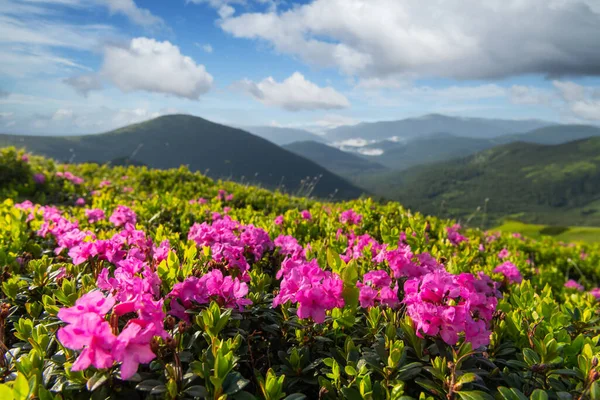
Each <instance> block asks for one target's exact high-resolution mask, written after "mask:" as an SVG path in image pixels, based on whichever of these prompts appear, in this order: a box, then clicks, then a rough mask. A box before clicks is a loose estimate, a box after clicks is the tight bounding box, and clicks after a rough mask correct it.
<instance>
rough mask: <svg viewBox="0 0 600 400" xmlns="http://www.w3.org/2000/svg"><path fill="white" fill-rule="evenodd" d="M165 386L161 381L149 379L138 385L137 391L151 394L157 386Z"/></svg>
mask: <svg viewBox="0 0 600 400" xmlns="http://www.w3.org/2000/svg"><path fill="white" fill-rule="evenodd" d="M161 385H164V384H163V383H162V382H161V381H157V380H156V379H147V380H145V381H142V382H140V383H138V384H137V386H136V387H135V388H136V389H137V390H141V391H142V392H149V391H151V390H152V389H154V388H155V387H156V386H161Z"/></svg>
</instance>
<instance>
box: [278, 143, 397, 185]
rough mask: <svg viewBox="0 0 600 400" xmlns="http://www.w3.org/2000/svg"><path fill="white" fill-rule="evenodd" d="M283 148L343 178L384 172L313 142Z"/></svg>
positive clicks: (349, 154)
mask: <svg viewBox="0 0 600 400" xmlns="http://www.w3.org/2000/svg"><path fill="white" fill-rule="evenodd" d="M283 147H284V148H285V149H287V150H289V151H291V152H292V153H296V154H298V155H300V156H302V157H305V158H308V159H309V160H312V161H314V162H315V163H317V164H319V165H321V166H322V167H324V168H327V169H328V170H329V171H331V172H333V173H335V174H338V175H341V176H344V177H353V176H356V175H358V174H370V173H377V172H383V171H385V170H386V168H385V167H384V166H383V165H381V164H378V163H376V162H373V161H369V160H366V159H364V158H361V157H359V156H357V155H355V154H352V153H348V152H345V151H342V150H339V149H337V148H335V147H332V146H329V145H326V144H324V143H318V142H313V141H306V142H295V143H291V144H288V145H285V146H283Z"/></svg>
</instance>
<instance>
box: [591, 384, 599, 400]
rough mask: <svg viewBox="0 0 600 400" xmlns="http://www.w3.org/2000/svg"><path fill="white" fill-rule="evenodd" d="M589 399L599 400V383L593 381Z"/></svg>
mask: <svg viewBox="0 0 600 400" xmlns="http://www.w3.org/2000/svg"><path fill="white" fill-rule="evenodd" d="M590 397H591V399H592V400H600V381H595V382H594V383H592V386H591V387H590Z"/></svg>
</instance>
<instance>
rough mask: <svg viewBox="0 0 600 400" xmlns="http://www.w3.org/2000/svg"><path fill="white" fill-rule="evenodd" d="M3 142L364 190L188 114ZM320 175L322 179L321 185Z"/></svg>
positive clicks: (324, 189) (262, 180) (236, 176)
mask: <svg viewBox="0 0 600 400" xmlns="http://www.w3.org/2000/svg"><path fill="white" fill-rule="evenodd" d="M0 146H17V147H25V148H27V149H28V150H29V151H31V152H34V153H37V154H41V155H45V156H49V157H52V158H55V159H58V160H61V161H69V162H85V161H95V162H108V161H112V160H115V159H120V158H129V159H131V160H135V161H136V162H137V163H143V164H145V165H147V166H149V167H150V168H158V169H167V168H177V167H179V166H180V165H182V164H184V165H188V166H189V168H190V169H191V170H192V171H202V172H205V173H206V174H207V175H209V176H211V177H215V178H230V179H232V180H237V181H244V182H253V183H257V184H260V185H263V186H265V187H269V188H280V189H284V190H286V191H289V192H302V193H305V194H309V193H310V194H312V195H314V196H317V197H327V196H330V195H333V194H334V192H335V198H355V197H358V196H360V194H361V193H362V190H361V189H359V188H357V187H355V186H353V185H352V184H350V183H349V182H347V181H345V180H344V179H342V178H340V177H338V176H336V175H334V174H332V173H331V172H329V171H328V170H326V169H324V168H323V167H321V166H319V165H317V164H315V163H314V162H312V161H310V160H307V159H305V158H303V157H300V156H298V155H296V154H294V153H291V152H289V151H287V150H284V149H282V148H280V147H279V146H277V145H275V144H273V143H271V142H269V141H267V140H265V139H262V138H259V137H257V136H254V135H252V134H250V133H248V132H245V131H243V130H240V129H236V128H231V127H228V126H225V125H220V124H216V123H213V122H210V121H207V120H205V119H202V118H198V117H193V116H188V115H170V116H164V117H159V118H156V119H153V120H150V121H147V122H143V123H140V124H135V125H130V126H127V127H124V128H121V129H117V130H115V131H111V132H107V133H103V134H97V135H86V136H75V137H71V136H69V137H43V136H15V135H0ZM315 177H318V178H317V180H318V181H317V182H316V184H315V183H314V181H315ZM307 178H309V179H307Z"/></svg>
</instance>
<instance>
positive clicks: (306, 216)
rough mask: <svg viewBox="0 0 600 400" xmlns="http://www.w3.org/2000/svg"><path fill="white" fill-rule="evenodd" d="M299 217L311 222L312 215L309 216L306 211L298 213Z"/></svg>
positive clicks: (308, 212)
mask: <svg viewBox="0 0 600 400" xmlns="http://www.w3.org/2000/svg"><path fill="white" fill-rule="evenodd" d="M300 215H301V216H302V219H304V220H306V221H311V220H312V215H311V213H310V211H308V210H302V211H300Z"/></svg>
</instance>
